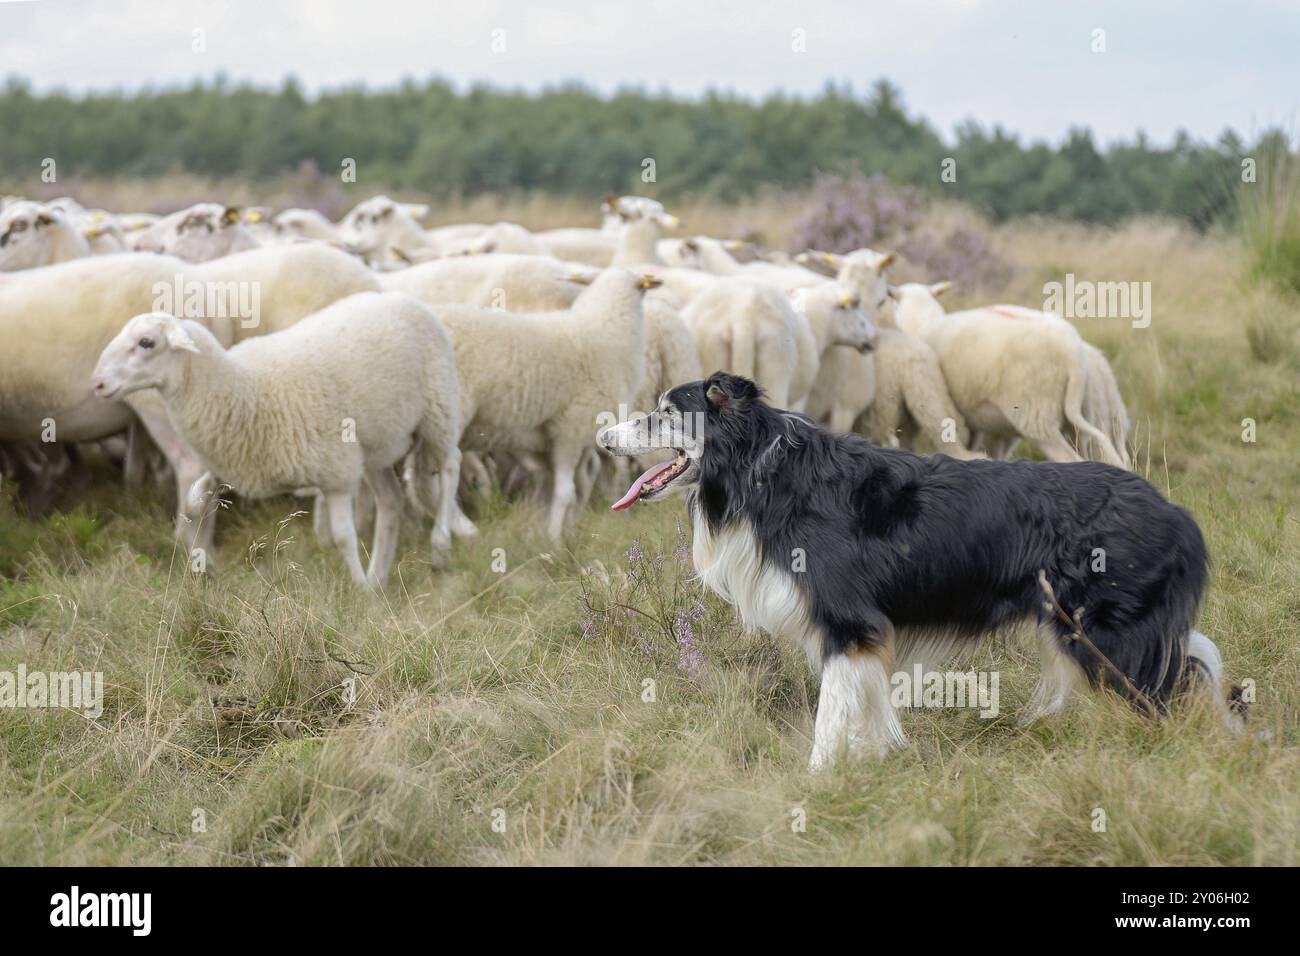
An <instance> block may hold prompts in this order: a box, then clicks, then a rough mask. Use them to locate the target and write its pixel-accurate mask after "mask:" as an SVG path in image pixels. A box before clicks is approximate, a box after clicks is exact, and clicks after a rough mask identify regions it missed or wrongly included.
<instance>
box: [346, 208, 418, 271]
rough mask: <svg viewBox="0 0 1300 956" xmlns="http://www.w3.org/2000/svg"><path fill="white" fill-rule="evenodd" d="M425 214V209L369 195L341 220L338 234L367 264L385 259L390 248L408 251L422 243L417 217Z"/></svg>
mask: <svg viewBox="0 0 1300 956" xmlns="http://www.w3.org/2000/svg"><path fill="white" fill-rule="evenodd" d="M428 211H429V207H428V206H422V205H414V204H411V203H399V202H397V201H396V200H393V199H389V198H388V197H387V196H372V197H370V198H369V199H366V200H364V201H362V202H360V203H357V205H356V206H354V207H353V209H352V211H351V212H349V213H348V214H347V215H346V216H344V217H343V221H342V222H341V223H339V235H340V237H341V238H342V240H343V241H344V242H345V243H346V244H347V245H348V246H349V247H350V248H352V249H353V250H355V251H356V253H357V254H358V255H360V256H362V257H364V258H365V259H366V260H367V261H373V260H376V259H382V258H386V256H387V254H388V251H389V250H390V249H392V248H393V247H400V248H403V249H406V250H408V251H409V250H412V249H416V248H418V247H419V246H421V245H423V244H424V231H423V230H422V229H421V228H420V224H419V223H418V222H416V218H417V217H418V216H422V215H424V214H426V213H427V212H428ZM413 213H415V214H418V216H417V215H413Z"/></svg>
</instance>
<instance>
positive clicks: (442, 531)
mask: <svg viewBox="0 0 1300 956" xmlns="http://www.w3.org/2000/svg"><path fill="white" fill-rule="evenodd" d="M460 463H461V451H460V449H459V448H458V447H457V446H455V445H451V446H449V447H448V448H447V449H445V450H444V451H443V454H442V461H441V463H440V465H439V467H438V485H439V490H440V491H441V494H440V495H439V497H438V514H437V517H436V518H435V519H434V524H433V534H432V536H431V538H430V540H431V543H432V545H433V564H434V566H435V567H443V566H445V565H446V564H447V560H448V558H449V557H450V555H451V536H452V535H453V534H455V535H459V536H460V537H468V536H470V535H475V534H478V528H476V527H475V526H474V522H473V521H470V520H469V515H467V514H465V512H464V511H462V510H461V508H460V501H459V500H458V496H457V491H459V489H460Z"/></svg>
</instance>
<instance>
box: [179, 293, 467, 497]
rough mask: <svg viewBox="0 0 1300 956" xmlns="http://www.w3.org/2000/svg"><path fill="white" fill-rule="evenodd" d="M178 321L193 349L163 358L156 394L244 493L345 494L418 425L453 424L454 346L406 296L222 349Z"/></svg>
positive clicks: (368, 299)
mask: <svg viewBox="0 0 1300 956" xmlns="http://www.w3.org/2000/svg"><path fill="white" fill-rule="evenodd" d="M185 324H186V328H187V331H190V332H191V335H192V337H193V338H194V340H195V342H196V344H197V345H198V346H199V349H200V351H199V353H198V354H192V353H188V352H174V353H172V355H171V356H169V358H171V359H173V360H174V361H175V362H176V372H175V374H174V375H173V376H172V377H171V378H170V379H169V381H168V383H167V384H166V385H165V386H164V387H163V388H162V390H161V391H162V393H163V398H164V400H165V401H166V403H167V407H168V411H169V414H170V415H171V418H172V420H173V422H175V424H176V426H177V428H178V429H179V430H180V432H181V434H182V436H183V437H184V438H185V440H186V441H187V442H189V443H190V445H191V446H192V447H193V448H194V449H195V451H197V452H198V454H199V456H200V457H201V458H202V459H203V461H204V464H205V465H207V467H208V468H209V469H210V470H211V471H212V473H213V474H214V475H215V476H217V477H218V478H219V479H220V480H222V481H225V482H228V483H229V484H231V485H232V486H233V487H234V488H235V489H236V490H237V491H238V492H239V493H240V494H242V495H246V496H248V497H253V498H259V497H265V496H267V495H272V494H278V493H282V492H286V491H295V490H298V489H302V488H317V489H319V490H320V491H322V492H324V493H326V494H329V493H332V492H348V493H352V492H354V491H355V489H356V487H357V483H358V482H359V481H360V479H361V475H362V471H363V468H382V467H390V466H392V465H395V464H397V463H398V462H400V461H401V460H402V459H403V458H404V457H405V456H406V454H407V452H408V451H410V450H411V448H412V447H413V445H414V443H415V439H416V437H417V436H418V435H419V434H420V433H421V430H422V429H424V430H428V431H429V432H430V433H431V434H432V433H439V432H440V433H442V434H448V433H450V432H454V431H456V430H458V428H459V418H460V416H459V402H458V383H457V378H456V372H455V366H454V361H453V358H452V348H451V341H450V339H449V337H448V335H447V333H446V330H445V329H444V327H443V326H442V324H441V323H440V322H439V321H438V319H437V318H436V316H434V314H433V313H432V312H431V311H430V310H429V309H428V308H427V307H425V306H424V305H422V304H420V303H419V302H416V301H415V300H414V299H412V298H410V297H409V296H405V295H401V294H399V293H374V292H363V293H361V294H359V295H355V296H351V297H349V298H347V299H343V300H342V301H339V302H336V303H334V304H333V305H331V306H329V307H327V308H326V309H324V310H322V311H320V312H317V313H315V314H313V315H311V316H308V317H307V318H305V319H304V320H303V321H301V322H298V323H297V324H295V325H293V326H292V327H290V328H288V329H286V330H284V331H281V332H277V333H275V334H273V335H265V336H259V337H257V338H251V339H248V340H246V341H243V342H240V343H239V344H238V345H236V346H234V347H233V348H231V349H230V350H229V351H226V350H224V349H222V347H221V344H220V343H219V342H218V341H217V340H216V338H215V337H213V336H212V335H211V334H210V333H208V332H207V331H206V330H204V329H202V327H201V326H198V325H197V324H196V323H193V322H187V323H185Z"/></svg>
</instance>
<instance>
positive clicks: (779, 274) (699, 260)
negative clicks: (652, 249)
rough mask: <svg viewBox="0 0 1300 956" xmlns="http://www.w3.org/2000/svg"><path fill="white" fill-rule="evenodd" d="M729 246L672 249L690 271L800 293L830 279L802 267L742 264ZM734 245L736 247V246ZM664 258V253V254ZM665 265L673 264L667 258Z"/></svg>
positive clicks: (701, 242)
mask: <svg viewBox="0 0 1300 956" xmlns="http://www.w3.org/2000/svg"><path fill="white" fill-rule="evenodd" d="M728 245H729V243H727V242H725V241H723V240H720V239H713V238H710V237H709V236H693V237H691V238H690V239H684V240H682V241H681V244H680V245H679V246H675V247H670V248H671V249H672V252H671V253H670V257H671V261H675V262H677V263H680V264H681V265H683V266H685V267H687V268H696V269H701V270H703V271H704V272H708V273H711V274H713V275H720V276H744V277H746V278H748V279H757V280H760V281H763V282H770V283H772V284H773V285H777V286H780V287H781V288H783V289H800V288H806V287H810V286H816V285H821V284H822V283H824V282H825V281H826V277H825V276H824V275H821V274H819V273H817V272H814V271H812V270H810V269H806V268H804V267H802V266H800V265H794V264H786V265H778V264H776V263H772V262H763V261H754V262H740V261H739V260H737V259H736V258H735V256H733V255H732V254H731V251H730V250H729V249H728V248H727V246H728ZM733 245H734V244H733ZM661 254H662V253H661ZM665 261H670V259H668V258H666V259H665Z"/></svg>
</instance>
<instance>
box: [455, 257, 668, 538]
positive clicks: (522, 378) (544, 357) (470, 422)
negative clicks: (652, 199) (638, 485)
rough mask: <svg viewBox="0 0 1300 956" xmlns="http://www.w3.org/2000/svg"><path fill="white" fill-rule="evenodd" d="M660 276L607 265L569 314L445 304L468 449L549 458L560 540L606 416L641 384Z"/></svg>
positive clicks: (552, 530) (553, 522)
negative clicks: (647, 296) (650, 292)
mask: <svg viewBox="0 0 1300 956" xmlns="http://www.w3.org/2000/svg"><path fill="white" fill-rule="evenodd" d="M656 284H657V283H656V282H655V281H654V280H653V279H651V278H649V277H644V276H634V275H633V274H631V273H630V272H627V271H626V270H622V269H607V270H605V271H604V272H602V273H601V274H600V276H599V277H597V278H596V280H595V281H594V282H593V283H592V284H591V285H590V286H589V287H587V288H586V289H585V290H584V291H583V292H582V293H581V294H580V295H579V296H578V297H577V298H576V299H575V300H574V302H573V305H572V306H571V307H570V308H569V309H567V310H564V311H562V312H541V313H533V314H520V313H512V312H500V311H495V310H493V309H484V308H480V307H476V306H467V305H447V306H442V307H440V308H439V309H438V314H439V316H440V317H441V318H442V320H443V322H444V323H445V324H446V326H447V328H448V329H449V330H450V332H451V337H452V341H453V342H454V343H455V348H456V367H457V370H458V371H459V373H460V381H461V410H462V415H463V418H464V423H465V428H464V432H463V434H462V436H461V447H462V448H463V449H464V450H465V451H467V452H468V451H476V452H494V451H508V452H513V453H518V454H541V455H547V456H549V458H550V466H551V476H552V489H551V504H550V511H549V515H548V520H547V530H548V532H549V534H550V536H551V537H552V538H553V539H557V540H558V539H559V538H560V537H561V535H562V534H563V531H564V526H565V523H566V521H567V519H568V516H569V513H570V511H571V510H572V509H574V508H575V507H576V505H577V502H578V486H577V476H576V472H577V470H578V468H579V466H580V465H582V464H583V462H584V460H585V459H586V457H587V455H588V453H589V452H590V451H591V450H592V449H593V448H594V445H595V433H596V426H597V421H598V416H600V415H602V414H606V415H608V414H611V413H617V411H618V409H619V407H620V406H627V405H628V404H629V403H630V402H631V401H632V400H633V398H634V397H635V396H636V394H637V391H638V389H639V388H640V386H641V381H642V377H643V376H644V374H645V365H646V359H645V352H646V342H645V339H646V335H645V315H644V311H643V309H642V297H643V294H644V292H645V290H646V289H647V288H652V287H654V286H655V285H656Z"/></svg>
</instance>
